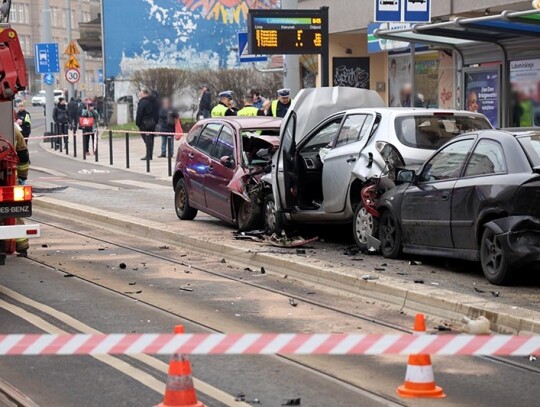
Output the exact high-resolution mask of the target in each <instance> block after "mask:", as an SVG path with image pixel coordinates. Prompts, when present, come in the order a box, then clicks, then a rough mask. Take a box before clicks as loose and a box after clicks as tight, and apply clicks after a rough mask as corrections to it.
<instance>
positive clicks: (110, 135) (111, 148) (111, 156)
mask: <svg viewBox="0 0 540 407" xmlns="http://www.w3.org/2000/svg"><path fill="white" fill-rule="evenodd" d="M109 164H111V165H113V139H112V130H109Z"/></svg>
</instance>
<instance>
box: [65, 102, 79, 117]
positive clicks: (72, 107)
mask: <svg viewBox="0 0 540 407" xmlns="http://www.w3.org/2000/svg"><path fill="white" fill-rule="evenodd" d="M79 110H80V109H79V103H78V102H77V101H76V100H70V101H69V103H68V105H67V111H68V117H69V121H71V122H73V121H78V120H79V115H80V111H79Z"/></svg>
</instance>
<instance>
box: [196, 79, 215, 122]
mask: <svg viewBox="0 0 540 407" xmlns="http://www.w3.org/2000/svg"><path fill="white" fill-rule="evenodd" d="M211 110H212V94H211V93H210V91H209V90H208V87H207V86H201V97H200V99H199V111H198V112H197V119H198V120H201V119H208V118H209V117H210V111H211Z"/></svg>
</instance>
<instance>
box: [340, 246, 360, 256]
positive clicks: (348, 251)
mask: <svg viewBox="0 0 540 407" xmlns="http://www.w3.org/2000/svg"><path fill="white" fill-rule="evenodd" d="M358 253H360V249H359V248H358V246H350V247H346V248H345V249H343V254H344V255H345V256H356V255H357V254H358Z"/></svg>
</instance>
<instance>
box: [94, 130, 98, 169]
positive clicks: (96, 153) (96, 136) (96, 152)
mask: <svg viewBox="0 0 540 407" xmlns="http://www.w3.org/2000/svg"><path fill="white" fill-rule="evenodd" d="M94 137H95V138H96V151H95V155H96V160H95V161H96V162H99V133H98V132H97V130H96V134H95V136H94Z"/></svg>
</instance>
